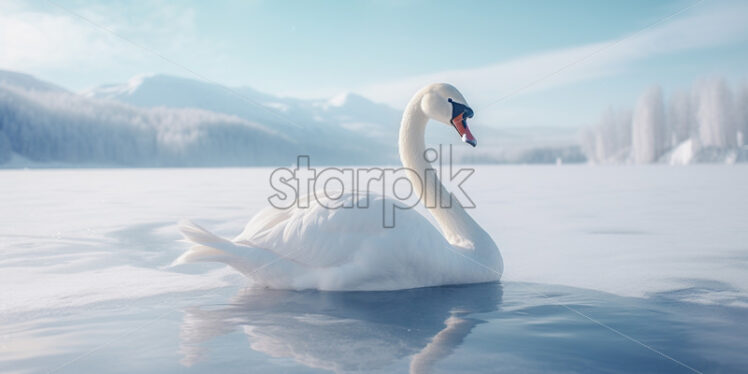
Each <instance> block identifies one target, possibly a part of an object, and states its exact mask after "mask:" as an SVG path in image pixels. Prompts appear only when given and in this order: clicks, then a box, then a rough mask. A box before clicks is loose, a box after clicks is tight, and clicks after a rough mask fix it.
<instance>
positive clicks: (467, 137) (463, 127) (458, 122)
mask: <svg viewBox="0 0 748 374" xmlns="http://www.w3.org/2000/svg"><path fill="white" fill-rule="evenodd" d="M450 122H452V126H454V127H455V129H457V133H458V134H460V138H462V141H463V142H465V143H468V144H470V145H472V146H473V147H475V146H476V145H478V141H477V140H475V137H474V136H473V134H472V133H471V132H470V129H469V128H468V125H467V119H466V118H465V113H460V114H458V115H457V117H455V118H452V121H450Z"/></svg>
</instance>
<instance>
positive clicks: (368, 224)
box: [174, 84, 503, 291]
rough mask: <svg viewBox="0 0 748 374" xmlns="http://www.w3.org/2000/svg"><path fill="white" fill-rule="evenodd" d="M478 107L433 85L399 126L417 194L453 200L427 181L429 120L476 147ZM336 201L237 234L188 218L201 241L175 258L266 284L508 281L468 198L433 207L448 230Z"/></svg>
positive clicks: (190, 233) (338, 286) (268, 216)
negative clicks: (387, 223)
mask: <svg viewBox="0 0 748 374" xmlns="http://www.w3.org/2000/svg"><path fill="white" fill-rule="evenodd" d="M472 114H473V112H472V110H471V109H470V107H469V106H468V105H467V102H466V101H465V98H464V97H463V96H462V94H461V93H460V92H459V91H458V90H457V89H456V88H454V87H453V86H451V85H449V84H432V85H429V86H427V87H425V88H423V89H421V90H420V91H419V92H418V93H416V94H415V96H413V98H412V99H411V100H410V103H409V104H408V106H407V108H406V109H405V112H404V113H403V119H402V123H401V125H400V135H399V150H400V160H401V161H402V163H403V165H404V166H405V167H406V168H408V169H410V170H412V172H409V174H408V177H409V179H410V180H411V182H412V185H413V188H414V192H415V194H416V196H423V191H424V188H426V191H437V190H439V191H441V195H439V196H442V198H447V197H449V198H452V196H451V195H450V194H449V192H448V191H447V190H446V189H445V188H444V186H443V185H442V183H441V181H439V180H438V179H437V178H433V176H431V177H429V178H424V177H425V173H426V172H425V170H427V169H431V168H432V167H431V164H430V163H429V162H428V161H427V160H426V159H425V157H424V152H425V150H426V146H425V140H424V134H425V130H426V123H427V122H428V120H429V119H433V120H436V121H438V122H442V123H444V124H448V125H450V126H454V127H455V129H456V130H457V131H458V133H459V134H460V136H461V138H462V140H463V141H465V142H466V143H469V144H471V145H473V146H475V145H476V141H475V139H474V138H473V136H472V134H471V133H470V130H469V129H468V127H467V122H466V119H467V118H469V117H472ZM421 181H425V183H424V184H421ZM343 199H345V200H348V201H349V202H350V200H352V199H356V196H354V195H352V194H346V195H344V196H343V197H342V198H339V199H336V202H337V203H338V204H340V203H341V200H343ZM376 199H385V198H384V197H381V196H380V197H376V198H375V200H376ZM455 200H456V199H455ZM379 203H381V201H380V202H379ZM393 204H397V203H396V202H393ZM330 205H332V202H331V201H318V200H315V199H311V201H310V202H309V208H298V207H292V208H289V209H277V208H274V207H268V208H265V209H264V210H262V211H260V212H259V213H258V214H257V215H256V216H255V217H254V218H252V220H251V221H250V222H249V223H248V224H247V226H246V227H245V229H244V231H243V232H242V233H241V234H239V236H237V237H236V238H235V239H234V240H227V239H222V238H219V237H217V236H215V235H213V234H211V233H209V232H208V231H206V230H205V229H203V228H202V227H200V226H198V225H196V224H193V223H191V222H189V221H183V222H181V223H180V230H181V231H182V233H183V234H184V236H185V237H186V238H187V239H188V240H189V241H191V242H193V243H195V244H196V245H195V246H193V247H192V248H190V249H189V250H188V251H187V252H185V253H184V254H183V255H182V256H180V257H179V258H178V259H177V260H175V262H174V265H178V264H183V263H189V262H199V261H214V262H222V263H225V264H227V265H230V266H232V267H233V268H235V269H236V270H238V271H240V272H241V273H243V274H244V275H245V276H247V277H248V278H251V279H252V280H253V281H254V282H255V283H257V284H260V285H263V286H266V287H270V288H278V289H319V290H330V291H332V290H340V291H342V290H397V289H406V288H417V287H428V286H438V285H447V284H464V283H480V282H490V281H497V280H499V279H500V278H501V273H502V272H503V262H502V259H501V254H500V253H499V250H498V248H497V246H496V244H495V243H494V242H493V240H492V239H491V237H490V235H488V233H487V232H486V231H484V230H483V229H482V228H481V227H480V226H479V225H478V224H477V223H476V222H475V221H474V220H473V219H472V218H471V217H470V216H469V215H468V214H467V212H466V211H465V209H464V208H463V207H462V206H461V205H460V204H459V202H456V203H454V204H451V208H442V207H441V206H442V204H436V207H428V206H427V210H428V212H430V213H431V214H432V215H433V217H434V219H435V220H436V222H437V224H438V226H439V228H440V229H441V233H440V232H439V231H438V230H437V229H436V227H434V225H432V224H431V223H430V222H429V221H428V220H427V219H426V217H424V216H422V215H421V214H419V213H418V212H416V211H415V210H413V209H402V210H398V211H397V219H396V223H395V227H394V228H385V227H383V225H382V211H381V210H380V209H378V208H374V207H378V206H381V205H379V204H377V203H376V202H372V204H370V205H369V206H370V207H371V208H369V209H361V208H356V209H329V208H326V206H327V207H329V206H330ZM429 205H434V204H429Z"/></svg>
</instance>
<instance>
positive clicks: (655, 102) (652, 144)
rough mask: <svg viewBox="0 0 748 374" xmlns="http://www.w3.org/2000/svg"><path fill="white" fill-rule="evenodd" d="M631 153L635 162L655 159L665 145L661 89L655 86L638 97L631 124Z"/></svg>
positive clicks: (644, 162)
mask: <svg viewBox="0 0 748 374" xmlns="http://www.w3.org/2000/svg"><path fill="white" fill-rule="evenodd" d="M631 140H632V142H631V155H632V159H633V160H634V162H635V163H637V164H646V163H651V162H655V161H657V159H658V158H659V157H660V156H661V155H662V154H663V153H664V151H665V146H666V142H667V140H666V132H665V108H664V104H663V101H662V90H661V89H660V87H659V86H655V87H652V88H650V89H649V90H647V92H645V93H644V95H642V96H641V97H640V98H639V102H638V103H637V105H636V110H635V111H634V117H633V121H632V124H631Z"/></svg>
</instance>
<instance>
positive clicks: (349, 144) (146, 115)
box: [0, 71, 398, 166]
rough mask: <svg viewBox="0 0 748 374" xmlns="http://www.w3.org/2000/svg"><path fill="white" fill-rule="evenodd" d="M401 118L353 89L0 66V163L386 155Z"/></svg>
mask: <svg viewBox="0 0 748 374" xmlns="http://www.w3.org/2000/svg"><path fill="white" fill-rule="evenodd" d="M237 92H238V94H237ZM388 116H389V118H388ZM397 117H398V115H397V113H396V111H395V110H393V109H391V108H389V107H386V106H384V105H380V104H375V103H372V102H371V101H369V100H366V99H364V98H362V97H360V96H357V95H353V94H347V95H343V96H341V97H337V98H335V99H333V100H331V101H329V102H328V101H322V100H316V101H315V100H298V99H286V98H275V97H272V96H270V95H265V94H262V93H259V92H256V91H253V90H251V89H249V88H241V89H236V90H229V89H226V88H224V87H222V86H217V85H212V84H206V83H202V82H199V81H194V80H189V79H183V78H176V77H169V76H150V77H148V76H141V77H138V78H135V79H133V80H131V81H130V82H128V84H126V85H109V86H104V87H100V88H98V89H96V90H93V91H90V92H88V93H85V94H83V95H78V94H75V93H71V92H69V91H66V90H64V89H62V88H60V87H58V86H55V85H53V84H50V83H47V82H43V81H40V80H37V79H35V78H33V77H32V76H29V75H26V74H20V73H14V72H5V71H0V164H5V165H6V166H7V165H28V164H36V163H42V165H101V166H107V165H123V166H203V165H205V166H208V165H211V166H221V165H289V164H291V163H293V162H294V161H295V159H296V156H297V155H299V154H307V155H310V156H311V157H312V159H313V162H315V163H316V164H318V165H319V164H331V163H336V164H341V163H343V164H353V163H380V162H390V161H392V160H393V159H394V158H395V157H396V155H397V153H396V152H394V151H392V150H390V151H385V149H390V148H391V149H394V144H396V143H395V141H394V139H396V136H397V126H398V119H397ZM360 118H367V119H370V118H373V119H375V121H373V122H372V121H362V120H360ZM387 128H390V129H393V131H389V130H388V129H387ZM389 138H392V140H390V141H389V142H385V140H387V139H389ZM11 160H12V161H13V162H12V163H11V164H8V161H11Z"/></svg>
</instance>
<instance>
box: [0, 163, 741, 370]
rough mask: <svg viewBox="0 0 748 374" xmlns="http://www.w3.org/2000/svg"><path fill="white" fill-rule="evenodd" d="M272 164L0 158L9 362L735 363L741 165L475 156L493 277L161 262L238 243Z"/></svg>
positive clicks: (1, 299) (10, 366)
mask: <svg viewBox="0 0 748 374" xmlns="http://www.w3.org/2000/svg"><path fill="white" fill-rule="evenodd" d="M269 173H270V169H88V170H86V169H84V170H65V169H60V170H0V372H18V373H26V372H54V373H78V372H123V373H124V372H127V373H132V372H206V371H217V372H269V373H273V372H283V373H305V372H330V371H335V372H349V371H366V372H383V373H389V372H408V371H410V372H414V373H420V372H444V373H450V372H455V371H462V372H481V373H482V372H520V371H521V372H548V371H552V372H580V371H581V372H620V371H627V372H653V373H654V372H658V373H659V372H678V373H680V372H739V371H745V368H746V367H748V355H746V354H745V352H746V351H748V339H746V338H745V337H746V336H748V271H746V269H748V230H747V228H748V165H735V166H721V165H709V166H701V165H699V166H690V167H682V168H677V167H665V166H649V167H625V166H619V167H589V166H562V167H551V166H479V167H477V171H476V173H475V175H473V177H472V178H471V179H469V180H468V181H467V182H466V183H465V185H464V187H465V190H466V191H467V193H468V194H469V195H470V196H471V197H472V198H473V200H474V201H475V203H476V205H477V207H476V208H475V209H474V210H472V211H471V214H472V215H473V216H474V217H475V218H476V221H477V222H478V223H480V224H481V225H482V226H483V227H484V228H486V230H487V231H488V232H489V233H490V234H491V235H492V236H493V238H494V240H495V241H496V243H497V244H498V245H499V248H500V249H501V251H502V255H503V257H504V263H505V273H504V277H503V279H502V282H501V284H481V285H471V286H451V287H437V288H426V289H417V290H407V291H399V292H352V293H335V292H313V291H305V292H291V291H270V290H260V289H254V288H251V287H249V286H250V285H248V283H247V281H245V280H244V278H243V277H241V276H239V275H237V274H235V273H234V272H232V271H231V270H230V269H227V268H226V267H224V266H221V265H213V264H200V265H185V266H182V267H178V268H173V269H170V268H166V266H167V265H168V264H169V263H171V261H172V260H173V259H174V258H176V257H177V256H179V255H180V254H181V253H182V252H183V251H184V250H185V249H186V248H187V246H188V245H187V244H186V243H183V242H179V241H177V239H179V238H180V235H179V233H178V232H177V229H176V222H177V221H178V220H179V219H181V218H191V219H194V220H195V221H196V222H198V223H201V224H203V225H204V226H206V227H207V228H209V229H211V230H212V231H214V232H215V233H217V234H219V235H223V236H227V237H233V236H234V235H236V234H237V233H239V232H240V231H241V229H242V228H243V226H244V224H245V223H246V222H247V221H248V219H249V218H251V217H252V215H254V213H256V212H257V211H259V210H260V209H261V208H262V207H264V206H265V205H266V204H267V200H266V199H267V197H268V196H269V195H270V194H271V193H272V191H271V189H270V187H269V184H268V182H267V181H268V175H269Z"/></svg>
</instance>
